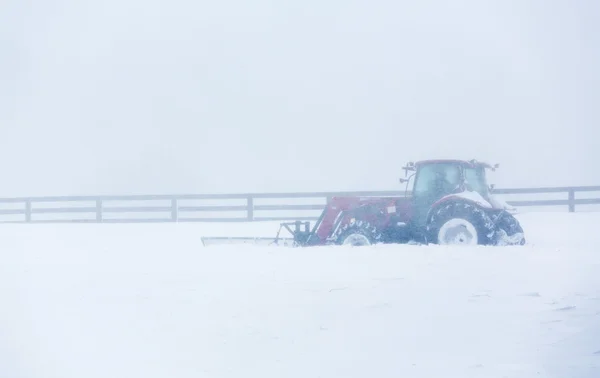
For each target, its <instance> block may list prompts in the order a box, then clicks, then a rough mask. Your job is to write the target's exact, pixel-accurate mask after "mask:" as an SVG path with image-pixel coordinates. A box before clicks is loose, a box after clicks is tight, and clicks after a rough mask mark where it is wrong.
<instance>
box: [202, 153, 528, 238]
mask: <svg viewBox="0 0 600 378" xmlns="http://www.w3.org/2000/svg"><path fill="white" fill-rule="evenodd" d="M496 168H497V165H496V166H491V165H489V164H485V163H482V162H478V161H475V160H470V161H463V160H426V161H419V162H416V163H408V164H407V165H406V166H405V167H403V169H404V170H405V178H403V179H400V182H401V183H406V190H407V191H408V185H409V183H410V182H411V179H413V178H414V181H413V190H412V194H411V195H410V196H409V195H406V193H405V195H404V196H401V197H334V198H332V199H331V200H330V201H329V203H328V204H327V206H326V207H325V209H324V210H323V212H322V213H321V216H320V217H319V219H318V220H317V221H316V223H315V224H314V225H313V227H312V228H311V227H310V222H301V221H296V222H285V223H282V224H281V227H280V229H279V232H277V236H276V237H275V240H273V243H276V244H278V243H279V241H281V240H284V239H285V238H280V233H281V230H282V229H286V230H287V231H289V232H290V233H291V235H292V238H291V239H287V240H291V241H292V243H293V245H295V246H315V245H341V244H345V245H355V246H361V245H371V244H377V243H386V244H389V243H410V244H429V243H433V244H471V245H477V244H480V245H523V244H525V237H524V234H523V229H522V228H521V225H520V224H519V222H518V221H517V219H516V218H515V217H514V216H513V214H512V213H513V211H514V209H513V208H511V207H510V206H509V205H508V204H506V203H505V202H503V201H500V200H499V199H497V198H495V197H494V196H493V195H492V194H491V193H490V187H489V186H488V183H487V179H486V169H492V170H495V169H496ZM227 239H230V238H227ZM231 239H249V240H250V241H252V240H255V239H253V238H231ZM231 239H230V240H231ZM203 242H204V243H206V241H205V240H203Z"/></svg>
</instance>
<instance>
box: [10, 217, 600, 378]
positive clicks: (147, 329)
mask: <svg viewBox="0 0 600 378" xmlns="http://www.w3.org/2000/svg"><path fill="white" fill-rule="evenodd" d="M519 218H520V219H521V221H522V224H523V226H524V228H525V232H526V235H527V238H528V242H529V244H528V245H526V246H522V247H487V248H486V247H471V248H468V247H467V248H464V247H463V248H447V247H439V246H427V247H425V246H375V247H368V248H352V247H315V248H304V249H293V248H286V247H256V246H248V245H235V246H212V247H207V248H203V247H202V244H201V242H200V236H202V235H207V236H208V235H252V236H254V235H256V236H265V235H266V236H271V235H274V234H275V232H276V231H277V224H273V223H267V224H260V223H257V224H249V225H232V224H227V225H219V224H149V225H139V224H138V225H116V224H107V225H83V224H81V225H2V227H0V253H2V264H1V265H0V298H1V299H2V308H1V311H0V377H7V378H25V377H26V378H109V377H110V378H133V377H136V378H137V377H140V378H142V377H143V378H156V377H161V378H163V377H164V378H188V377H189V378H191V377H194V378H198V377H224V378H225V377H226V378H233V377H240V378H249V377H253V378H284V377H285V378H287V377H293V378H317V377H323V378H329V377H332V378H333V377H336V378H337V377H339V378H354V377H357V378H358V377H360V378H367V377H369V378H388V377H389V378H392V377H394V378H400V377H407V378H410V377H414V378H419V377H431V378H450V377H456V378H466V377H486V378H492V377H493V378H501V377H510V378H512V377H523V378H525V377H527V378H531V377H553V378H559V377H560V378H584V377H585V378H598V377H600V253H599V252H600V247H599V246H600V232H599V231H598V227H597V225H598V224H600V213H563V212H560V213H547V212H545V213H540V214H536V213H526V214H522V215H520V216H519Z"/></svg>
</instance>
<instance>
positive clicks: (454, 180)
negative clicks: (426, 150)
mask: <svg viewBox="0 0 600 378" xmlns="http://www.w3.org/2000/svg"><path fill="white" fill-rule="evenodd" d="M461 174H462V173H461V170H460V168H459V167H458V166H457V165H456V164H449V163H432V164H427V165H424V166H422V167H419V171H418V174H417V175H416V178H415V183H414V187H413V196H412V198H413V202H414V203H413V209H414V218H413V223H414V224H415V225H417V226H424V225H425V222H426V217H427V213H428V211H429V209H430V208H431V205H433V204H434V203H435V202H437V201H438V200H439V199H440V198H442V197H444V196H446V195H448V194H452V193H455V192H456V190H457V189H458V188H459V187H460V182H461Z"/></svg>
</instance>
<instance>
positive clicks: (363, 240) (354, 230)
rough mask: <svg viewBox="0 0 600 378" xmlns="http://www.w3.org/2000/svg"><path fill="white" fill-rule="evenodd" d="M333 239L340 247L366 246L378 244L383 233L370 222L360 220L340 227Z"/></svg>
mask: <svg viewBox="0 0 600 378" xmlns="http://www.w3.org/2000/svg"><path fill="white" fill-rule="evenodd" d="M332 239H333V242H334V243H335V244H338V245H352V246H365V245H372V244H375V243H377V242H378V241H379V239H381V232H380V231H379V230H378V229H377V227H375V226H372V225H371V224H370V223H369V222H365V221H361V220H358V221H352V222H350V223H348V224H346V225H345V226H343V227H340V229H339V230H338V231H337V232H336V233H335V235H334V237H333V238H332Z"/></svg>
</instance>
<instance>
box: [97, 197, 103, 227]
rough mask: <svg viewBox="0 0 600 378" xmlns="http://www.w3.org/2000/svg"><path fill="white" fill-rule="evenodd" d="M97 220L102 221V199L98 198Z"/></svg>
mask: <svg viewBox="0 0 600 378" xmlns="http://www.w3.org/2000/svg"><path fill="white" fill-rule="evenodd" d="M96 222H102V200H96Z"/></svg>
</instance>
